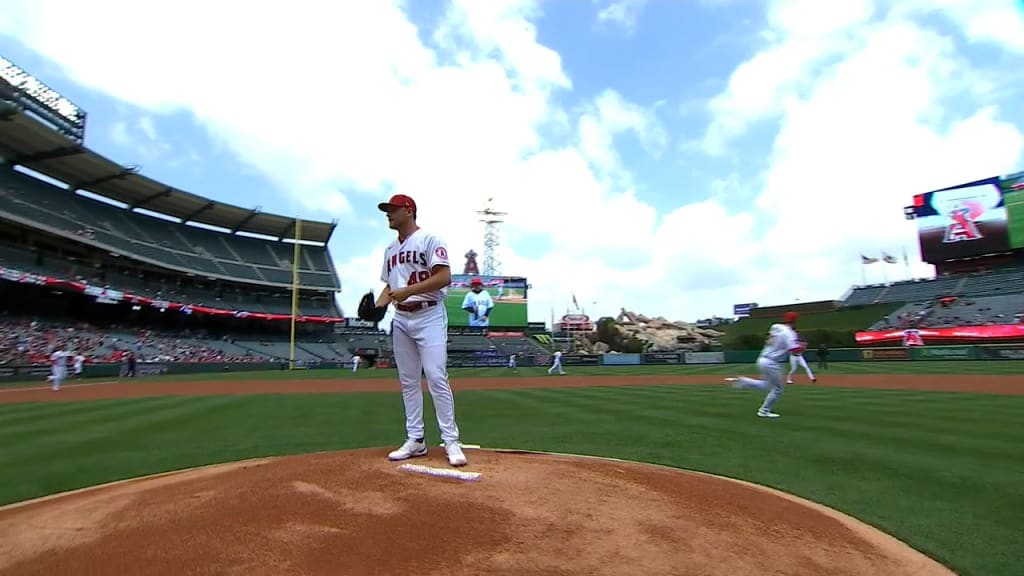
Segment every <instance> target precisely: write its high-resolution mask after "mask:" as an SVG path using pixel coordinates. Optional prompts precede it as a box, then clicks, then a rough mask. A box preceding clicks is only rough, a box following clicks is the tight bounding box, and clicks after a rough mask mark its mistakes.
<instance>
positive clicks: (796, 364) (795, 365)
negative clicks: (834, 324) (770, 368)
mask: <svg viewBox="0 0 1024 576" xmlns="http://www.w3.org/2000/svg"><path fill="white" fill-rule="evenodd" d="M796 343H797V346H799V349H798V350H797V351H796V352H793V353H792V354H790V355H789V374H788V375H787V376H786V384H792V383H793V374H795V373H796V371H797V370H799V369H800V368H801V367H802V368H803V369H804V372H807V377H808V378H810V379H811V382H817V381H818V379H817V378H815V377H814V372H811V367H810V366H808V365H807V359H806V358H804V351H805V350H807V342H806V341H805V340H804V339H803V338H801V337H800V335H799V334H797V335H796Z"/></svg>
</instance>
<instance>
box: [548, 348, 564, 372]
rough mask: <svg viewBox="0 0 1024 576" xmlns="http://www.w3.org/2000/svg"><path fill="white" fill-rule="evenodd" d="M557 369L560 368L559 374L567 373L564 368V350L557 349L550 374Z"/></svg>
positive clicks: (549, 369) (549, 370)
mask: <svg viewBox="0 0 1024 576" xmlns="http://www.w3.org/2000/svg"><path fill="white" fill-rule="evenodd" d="M555 370H558V373H559V374H565V370H562V351H561V350H555V355H554V356H553V357H552V361H551V368H548V374H551V373H552V372H554V371H555Z"/></svg>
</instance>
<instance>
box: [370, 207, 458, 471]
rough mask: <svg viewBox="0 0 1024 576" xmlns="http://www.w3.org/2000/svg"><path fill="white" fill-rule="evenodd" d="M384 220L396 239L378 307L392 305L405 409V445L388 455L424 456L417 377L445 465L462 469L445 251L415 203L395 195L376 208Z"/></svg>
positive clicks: (384, 270)
mask: <svg viewBox="0 0 1024 576" xmlns="http://www.w3.org/2000/svg"><path fill="white" fill-rule="evenodd" d="M377 207H378V208H379V209H380V210H381V211H382V212H386V213H387V215H388V227H390V228H391V229H392V230H395V231H397V232H398V239H397V240H396V241H394V242H392V243H391V245H390V246H388V248H387V250H386V251H385V254H384V266H383V268H382V270H381V275H380V279H381V281H382V282H385V283H387V286H385V288H384V290H383V291H382V292H381V294H380V297H378V298H377V307H378V308H383V307H385V306H387V305H388V304H392V303H393V304H394V306H395V316H394V319H393V320H392V325H391V337H392V338H393V340H394V354H395V363H396V364H397V365H398V380H399V383H400V384H401V388H402V401H403V403H404V404H405V430H406V436H407V439H406V441H405V443H403V444H402V445H401V446H400V447H399V448H398V449H397V450H394V451H393V452H391V453H390V454H388V458H389V459H391V460H406V459H408V458H412V457H415V456H425V455H426V454H427V444H426V442H425V438H424V433H423V391H422V389H421V388H420V374H421V372H422V373H423V374H424V375H425V376H426V379H427V388H428V389H429V390H430V396H431V398H432V399H433V401H434V411H435V412H436V414H437V426H438V428H439V429H440V431H441V441H442V442H444V445H445V451H446V452H447V453H448V463H449V464H451V465H452V466H464V465H465V464H466V456H465V454H463V452H462V444H461V443H460V442H459V428H458V426H457V425H456V423H455V400H454V397H453V395H452V389H451V386H450V384H449V383H448V368H447V361H448V312H447V310H446V309H445V305H444V298H445V295H446V294H447V288H448V286H449V285H450V284H451V281H452V276H451V268H450V265H449V262H448V248H447V246H445V243H444V241H442V240H441V239H440V238H439V237H437V236H435V235H433V234H429V233H427V232H425V231H423V230H421V229H420V227H419V226H418V225H417V224H416V203H415V202H414V201H413V199H412V198H409V197H408V196H405V195H403V194H396V195H394V196H392V197H391V199H390V200H389V201H387V202H382V203H380V204H379V205H378V206H377Z"/></svg>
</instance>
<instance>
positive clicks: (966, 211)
mask: <svg viewBox="0 0 1024 576" xmlns="http://www.w3.org/2000/svg"><path fill="white" fill-rule="evenodd" d="M971 212H972V210H971V209H970V208H960V209H959V210H954V211H953V212H952V213H951V214H950V215H949V219H950V220H952V222H950V223H949V226H947V227H946V237H945V238H943V239H942V242H943V243H945V244H950V243H952V242H964V241H967V240H979V239H981V238H982V235H981V231H980V230H978V225H977V224H976V223H975V222H974V220H971Z"/></svg>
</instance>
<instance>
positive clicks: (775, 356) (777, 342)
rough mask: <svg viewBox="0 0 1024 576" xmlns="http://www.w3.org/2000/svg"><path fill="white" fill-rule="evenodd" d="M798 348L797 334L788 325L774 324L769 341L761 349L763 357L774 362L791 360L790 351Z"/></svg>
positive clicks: (769, 332)
mask: <svg viewBox="0 0 1024 576" xmlns="http://www.w3.org/2000/svg"><path fill="white" fill-rule="evenodd" d="M795 347H796V332H794V331H793V329H792V328H791V327H790V326H789V325H788V324H772V327H771V328H769V329H768V341H767V342H765V344H764V348H762V349H761V357H762V358H767V359H769V360H772V361H773V362H783V361H785V360H787V359H788V358H789V351H790V350H792V349H793V348H795Z"/></svg>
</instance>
